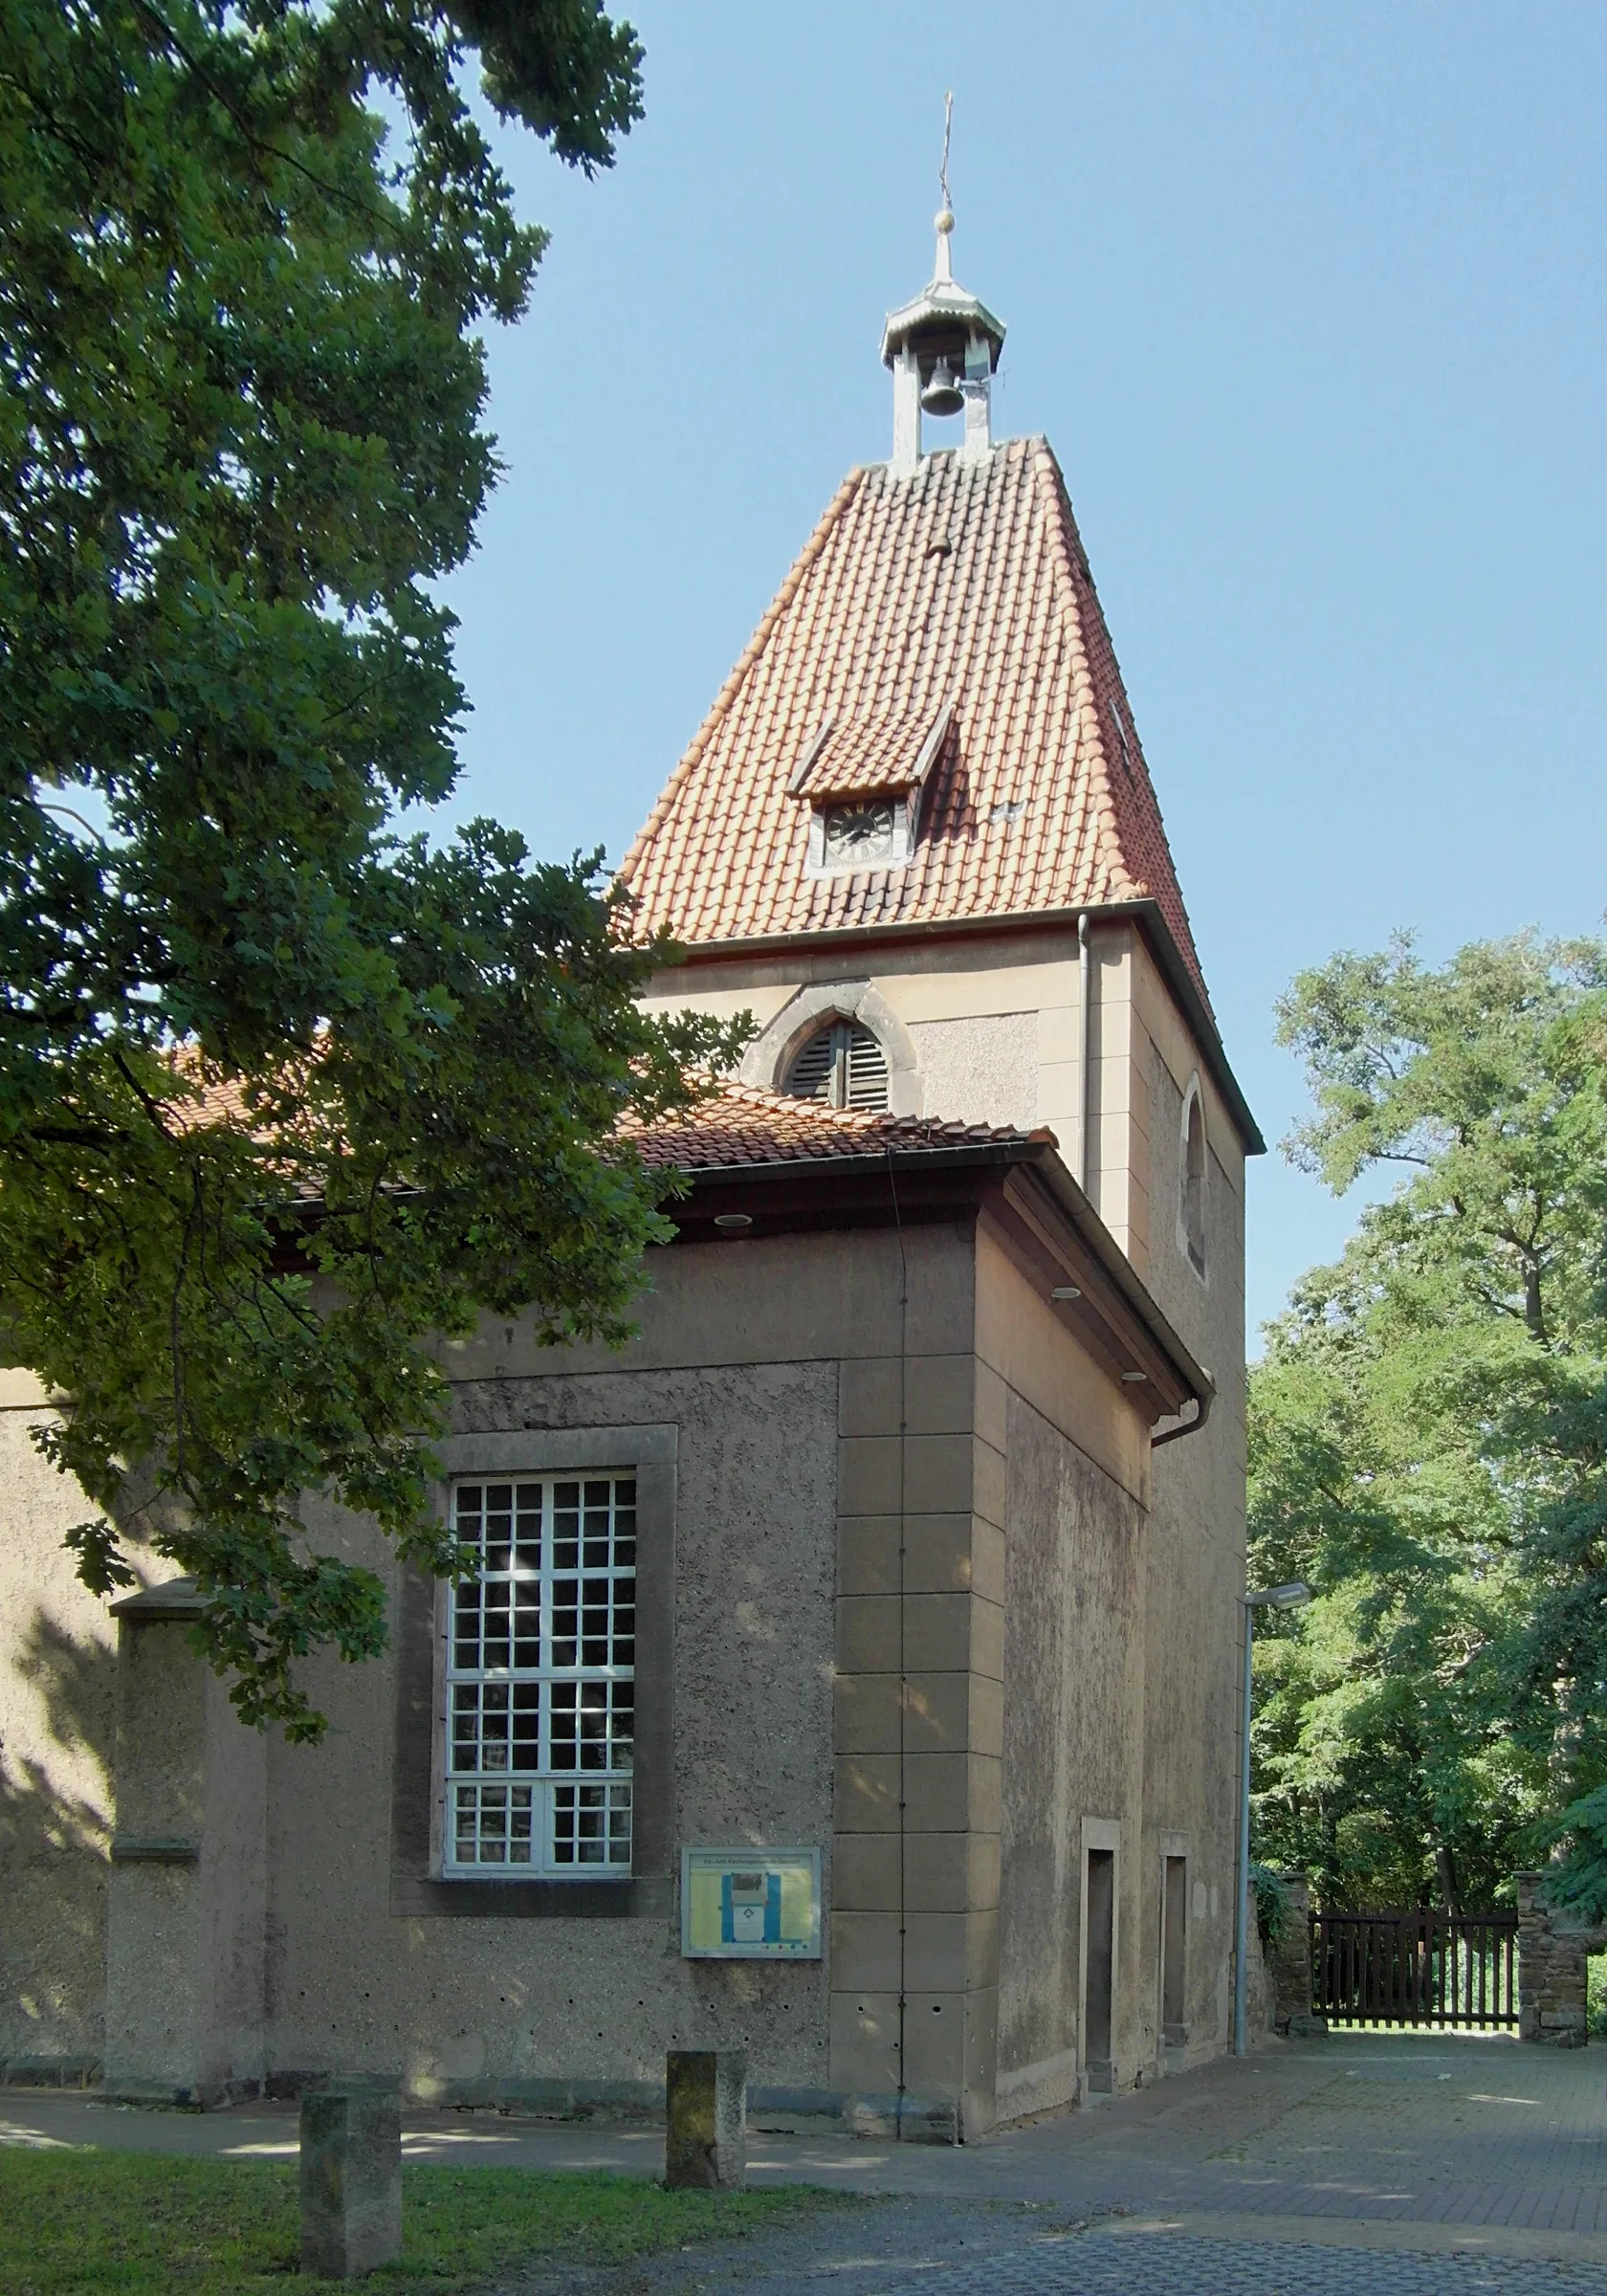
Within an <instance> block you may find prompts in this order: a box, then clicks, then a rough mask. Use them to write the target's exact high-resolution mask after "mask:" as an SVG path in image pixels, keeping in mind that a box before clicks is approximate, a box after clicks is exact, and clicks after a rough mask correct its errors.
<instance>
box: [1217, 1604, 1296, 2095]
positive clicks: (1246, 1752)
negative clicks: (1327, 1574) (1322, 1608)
mask: <svg viewBox="0 0 1607 2296" xmlns="http://www.w3.org/2000/svg"><path fill="white" fill-rule="evenodd" d="M1239 1600H1240V1601H1241V1603H1242V1604H1243V1605H1244V1723H1243V1728H1242V1730H1241V1732H1240V1739H1239V1912H1238V1918H1237V1920H1236V1922H1235V1925H1234V1931H1233V2054H1234V2055H1235V2057H1243V2056H1244V2050H1245V2046H1246V2043H1245V2038H1244V1959H1245V1955H1246V1954H1248V1952H1249V1946H1250V1925H1249V1919H1248V1914H1247V1910H1246V1909H1247V1904H1248V1900H1249V1894H1250V1625H1251V1622H1252V1621H1253V1619H1254V1617H1255V1614H1256V1612H1257V1611H1258V1610H1298V1609H1299V1608H1300V1606H1301V1604H1302V1603H1303V1602H1310V1600H1311V1590H1310V1587H1309V1586H1308V1585H1307V1584H1306V1581H1305V1579H1304V1578H1291V1579H1290V1580H1289V1583H1288V1585H1287V1586H1268V1587H1266V1588H1264V1589H1263V1591H1262V1592H1261V1593H1260V1594H1259V1595H1241V1596H1240V1598H1239Z"/></svg>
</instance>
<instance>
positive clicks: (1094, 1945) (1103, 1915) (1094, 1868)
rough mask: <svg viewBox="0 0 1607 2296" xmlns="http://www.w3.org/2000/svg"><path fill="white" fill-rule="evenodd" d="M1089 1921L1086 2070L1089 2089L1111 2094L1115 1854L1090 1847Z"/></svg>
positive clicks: (1085, 1992) (1086, 1898)
mask: <svg viewBox="0 0 1607 2296" xmlns="http://www.w3.org/2000/svg"><path fill="white" fill-rule="evenodd" d="M1083 1904H1084V1906H1085V1908H1086V1917H1087V1921H1088V1964H1087V1972H1086V1975H1085V1976H1084V1979H1083V2072H1084V2075H1085V2077H1086V2079H1087V2082H1088V2086H1089V2087H1090V2089H1092V2090H1095V2091H1097V2092H1100V2093H1104V2094H1109V2092H1110V2090H1111V2088H1112V2086H1113V2085H1114V2072H1113V2068H1112V2064H1111V2001H1112V1986H1113V1983H1114V1979H1115V1943H1116V1853H1115V1851H1114V1850H1113V1849H1090V1851H1089V1853H1088V1888H1087V1891H1086V1893H1085V1895H1084V1898H1083Z"/></svg>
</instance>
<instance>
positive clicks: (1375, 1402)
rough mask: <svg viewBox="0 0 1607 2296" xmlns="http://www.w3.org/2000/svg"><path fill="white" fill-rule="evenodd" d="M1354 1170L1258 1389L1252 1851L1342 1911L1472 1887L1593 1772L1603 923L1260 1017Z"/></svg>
mask: <svg viewBox="0 0 1607 2296" xmlns="http://www.w3.org/2000/svg"><path fill="white" fill-rule="evenodd" d="M1279 1018H1280V1030H1281V1035H1282V1039H1283V1041H1284V1042H1285V1043H1286V1044H1288V1045H1290V1046H1292V1047H1293V1048H1295V1049H1297V1050H1299V1051H1300V1052H1301V1053H1302V1054H1303V1055H1304V1057H1305V1060H1306V1063H1307V1068H1308V1073H1309V1076H1310V1082H1311V1087H1312V1093H1313V1098H1314V1102H1315V1106H1314V1111H1313V1114H1312V1115H1311V1116H1310V1119H1309V1120H1308V1121H1307V1122H1306V1123H1304V1124H1303V1125H1301V1126H1300V1127H1299V1128H1298V1129H1297V1131H1296V1132H1295V1133H1294V1135H1293V1136H1292V1137H1291V1140H1290V1141H1289V1142H1288V1144H1287V1145H1288V1152H1289V1153H1290V1154H1291V1155H1292V1156H1293V1157H1294V1159H1295V1160H1297V1161H1299V1162H1301V1163H1302V1164H1304V1165H1305V1166H1306V1168H1308V1169H1310V1170H1311V1171H1313V1172H1316V1173H1317V1174H1319V1175H1320V1176H1321V1177H1322V1178H1323V1179H1324V1180H1325V1181H1327V1182H1328V1184H1329V1185H1330V1186H1332V1188H1334V1189H1335V1190H1336V1191H1338V1192H1343V1191H1344V1190H1345V1189H1346V1188H1347V1187H1349V1186H1350V1185H1351V1184H1352V1183H1353V1182H1354V1181H1356V1180H1357V1179H1358V1178H1360V1177H1361V1176H1362V1175H1363V1174H1364V1173H1366V1172H1368V1171H1369V1170H1371V1169H1373V1168H1375V1167H1377V1166H1384V1165H1394V1166H1398V1167H1399V1168H1400V1170H1401V1172H1402V1175H1403V1177H1402V1180H1401V1181H1400V1184H1399V1185H1398V1187H1397V1189H1396V1191H1395V1193H1394V1194H1393V1195H1392V1196H1390V1197H1389V1198H1388V1199H1387V1200H1386V1201H1385V1202H1383V1203H1378V1204H1376V1205H1375V1206H1373V1207H1372V1208H1370V1209H1369V1210H1368V1211H1367V1212H1365V1213H1364V1215H1363V1217H1362V1220H1361V1223H1360V1226H1359V1229H1358V1232H1357V1233H1356V1235H1355V1236H1354V1239H1353V1240H1352V1242H1351V1244H1350V1245H1349V1247H1347V1249H1346V1252H1345V1255H1344V1257H1343V1259H1342V1260H1341V1261H1340V1262H1339V1263H1338V1265H1337V1266H1335V1267H1332V1268H1325V1269H1315V1270H1313V1271H1312V1273H1311V1274H1310V1275H1309V1276H1308V1277H1307V1278H1306V1279H1305V1280H1304V1282H1303V1283H1302V1284H1301V1285H1300V1286H1299V1287H1298V1288H1297V1290H1296V1291H1295V1294H1294V1297H1293V1300H1292V1303H1291V1306H1290V1308H1289V1311H1288V1314H1286V1315H1284V1316H1283V1317H1282V1318H1281V1319H1280V1320H1279V1321H1278V1322H1277V1323H1276V1324H1274V1325H1273V1326H1271V1327H1270V1329H1269V1332H1268V1347H1267V1353H1266V1359H1265V1361H1264V1362H1263V1363H1262V1364H1261V1365H1260V1366H1258V1367H1257V1369H1256V1370H1255V1372H1254V1373H1253V1375H1252V1380H1251V1419H1250V1470H1251V1539H1252V1554H1253V1556H1254V1561H1253V1564H1252V1568H1253V1570H1254V1571H1255V1572H1256V1573H1257V1574H1258V1575H1259V1576H1261V1577H1262V1578H1266V1579H1271V1578H1291V1577H1295V1576H1299V1577H1303V1578H1307V1579H1309V1580H1310V1583H1311V1584H1312V1586H1313V1589H1314V1590H1315V1596H1316V1599H1315V1601H1313V1603H1312V1605H1311V1607H1310V1611H1309V1612H1307V1613H1305V1614H1303V1615H1291V1616H1290V1617H1288V1618H1287V1619H1281V1620H1280V1621H1279V1622H1278V1623H1277V1624H1276V1626H1275V1628H1274V1629H1273V1631H1272V1634H1271V1635H1270V1636H1269V1638H1268V1639H1267V1640H1266V1642H1265V1643H1264V1644H1263V1645H1262V1646H1261V1647H1260V1648H1259V1650H1258V1656H1257V1668H1258V1675H1259V1678H1260V1681H1261V1684H1262V1696H1261V1701H1260V1705H1259V1711H1258V1716H1257V1725H1256V1745H1255V1756H1256V1795H1257V1809H1258V1825H1259V1828H1260V1832H1261V1838H1262V1842H1263V1846H1264V1849H1266V1850H1267V1851H1269V1852H1270V1853H1271V1854H1274V1855H1276V1856H1277V1857H1278V1858H1280V1859H1282V1860H1287V1861H1290V1862H1296V1863H1299V1864H1301V1865H1307V1866H1309V1867H1310V1869H1311V1870H1312V1871H1313V1873H1314V1874H1315V1875H1316V1877H1317V1879H1318V1882H1319V1885H1320V1888H1321V1889H1322V1891H1323V1893H1324V1894H1325V1895H1326V1896H1327V1897H1328V1899H1329V1901H1330V1902H1331V1903H1345V1902H1350V1903H1356V1902H1360V1901H1362V1900H1364V1899H1370V1900H1371V1901H1372V1902H1373V1903H1375V1904H1377V1903H1386V1904H1388V1903H1406V1904H1410V1903H1417V1902H1425V1901H1428V1900H1432V1899H1439V1900H1444V1899H1460V1900H1462V1901H1464V1902H1474V1901H1475V1900H1482V1901H1485V1902H1487V1901H1488V1900H1489V1898H1490V1896H1491V1895H1492V1893H1493V1892H1494V1891H1495V1890H1496V1889H1497V1888H1499V1887H1500V1886H1501V1885H1502V1884H1504V1882H1505V1881H1506V1880H1507V1878H1508V1876H1509V1874H1510V1872H1511V1870H1512V1868H1513V1866H1514V1865H1518V1864H1520V1863H1522V1862H1523V1861H1524V1860H1525V1859H1526V1858H1530V1857H1532V1856H1534V1855H1536V1854H1537V1853H1538V1852H1539V1851H1540V1850H1541V1849H1542V1848H1543V1847H1544V1845H1545V1843H1547V1842H1548V1841H1549V1840H1552V1839H1554V1838H1555V1836H1556V1832H1557V1824H1558V1813H1559V1812H1560V1811H1561V1810H1562V1809H1563V1808H1564V1807H1565V1806H1566V1805H1569V1804H1571V1803H1573V1802H1574V1801H1576V1800H1578V1799H1580V1798H1581V1797H1583V1796H1585V1795H1587V1794H1589V1793H1591V1792H1593V1791H1594V1790H1595V1789H1596V1787H1598V1786H1599V1785H1600V1784H1601V1783H1602V1782H1603V1780H1607V1739H1604V1738H1603V1734H1602V1719H1601V1717H1602V1714H1603V1691H1604V1689H1607V1481H1604V1474H1603V1461H1604V1457H1607V1451H1604V1444H1603V1438H1604V1435H1607V1301H1604V1295H1603V1283H1604V1276H1607V1258H1604V1237H1607V945H1603V944H1601V943H1598V942H1576V943H1569V944H1561V943H1555V942H1542V941H1540V940H1537V939H1536V938H1533V937H1530V936H1526V937H1522V938H1518V939H1515V940H1507V941H1494V942H1480V943H1475V944H1473V945H1472V946H1470V947H1468V948H1465V949H1464V950H1462V951H1461V952H1460V953H1459V954H1458V955H1457V956H1456V957H1454V958H1453V959H1452V960H1450V961H1449V962H1448V963H1447V964H1445V965H1443V966H1442V967H1440V968H1439V969H1437V970H1431V969H1428V968H1425V967H1424V966H1423V965H1421V964H1420V962H1419V960H1418V959H1417V958H1416V956H1415V954H1414V952H1413V949H1412V946H1411V944H1410V942H1409V941H1407V940H1405V939H1399V940H1397V941H1396V942H1395V943H1393V944H1392V946H1391V947H1390V948H1389V949H1387V950H1386V951H1384V952H1382V953H1380V954H1377V955H1373V956H1366V957H1356V956H1353V955H1343V956H1340V957H1337V958H1335V959H1334V960H1332V962H1331V963H1330V964H1328V965H1326V966H1323V967H1321V968H1319V969H1317V970H1315V971H1313V972H1310V973H1308V974H1304V975H1302V976H1301V977H1300V978H1299V979H1298V980H1297V981H1296V982H1295V983H1294V985H1293V987H1292V988H1291V989H1290V991H1289V992H1288V996H1287V997H1286V998H1285V999H1284V1001H1283V1003H1282V1005H1281V1007H1280V1015H1279Z"/></svg>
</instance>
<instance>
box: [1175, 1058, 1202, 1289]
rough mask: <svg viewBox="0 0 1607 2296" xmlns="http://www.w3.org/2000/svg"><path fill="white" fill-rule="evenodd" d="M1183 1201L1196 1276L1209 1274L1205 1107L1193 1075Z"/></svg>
mask: <svg viewBox="0 0 1607 2296" xmlns="http://www.w3.org/2000/svg"><path fill="white" fill-rule="evenodd" d="M1182 1151H1183V1153H1182V1173H1181V1180H1182V1201H1181V1203H1179V1205H1178V1234H1179V1239H1180V1241H1181V1243H1182V1247H1183V1249H1184V1251H1185V1252H1186V1253H1187V1255H1188V1263H1189V1266H1190V1267H1191V1268H1192V1269H1194V1272H1195V1274H1196V1275H1200V1276H1202V1275H1203V1274H1204V1273H1205V1160H1206V1158H1205V1110H1204V1107H1203V1105H1202V1103H1201V1101H1200V1080H1199V1078H1198V1077H1195V1078H1191V1080H1190V1083H1189V1089H1188V1096H1187V1098H1186V1099H1185V1100H1184V1102H1183V1138H1182Z"/></svg>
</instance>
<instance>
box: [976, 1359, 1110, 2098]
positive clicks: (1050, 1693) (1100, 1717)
mask: <svg viewBox="0 0 1607 2296" xmlns="http://www.w3.org/2000/svg"><path fill="white" fill-rule="evenodd" d="M1007 1459H1008V1468H1007V1477H1008V1502H1007V1504H1008V1534H1007V1544H1006V1550H1005V1553H1006V1561H1005V1610H1006V1616H1007V1620H1008V1624H1007V1628H1006V1633H1005V1657H1004V1841H1003V1878H1002V1888H1001V1893H1000V1918H1001V1930H1000V2003H999V2090H1000V2110H1001V2114H1002V2116H1007V2117H1019V2116H1021V2115H1023V2114H1025V2113H1029V2112H1035V2111H1041V2110H1044V2109H1046V2108H1049V2107H1051V2106H1054V2105H1058V2104H1062V2103H1064V2102H1066V2101H1067V2100H1068V2099H1069V2098H1070V2097H1072V2096H1074V2095H1075V2094H1076V2092H1077V2059H1078V2020H1079V2015H1080V2009H1081V2000H1080V1974H1079V1973H1080V1959H1079V1954H1080V1946H1081V1937H1080V1910H1081V1884H1082V1857H1083V1835H1082V1821H1083V1820H1084V1818H1085V1817H1095V1818H1103V1819H1113V1820H1116V1821H1120V1822H1121V1824H1122V1827H1123V1852H1124V1854H1123V1855H1122V1856H1121V1858H1120V1860H1119V1863H1118V1874H1117V1885H1118V1889H1119V1890H1120V1892H1121V1895H1122V1899H1123V1901H1124V1903H1123V1906H1122V1908H1121V1910H1120V1926H1119V1935H1118V1951H1119V1953H1120V1954H1121V1957H1122V1960H1123V1962H1124V1964H1126V1963H1128V1962H1131V1961H1132V1960H1133V1958H1134V1953H1135V1951H1136V1949H1137V1946H1138V1940H1137V1939H1136V1938H1134V1936H1132V1934H1131V1932H1132V1929H1133V1922H1132V1918H1131V1914H1130V1913H1129V1911H1128V1902H1127V1901H1129V1900H1130V1899H1131V1897H1132V1894H1133V1881H1134V1877H1133V1876H1132V1874H1131V1873H1130V1872H1129V1870H1128V1869H1129V1867H1130V1866H1131V1865H1132V1863H1133V1848H1134V1847H1135V1846H1136V1825H1135V1821H1136V1818H1137V1815H1138V1811H1139V1807H1140V1800H1141V1795H1142V1751H1141V1750H1142V1729H1143V1706H1144V1689H1145V1684H1144V1649H1143V1634H1142V1620H1143V1594H1144V1588H1143V1564H1144V1540H1145V1519H1144V1511H1143V1509H1142V1508H1141V1507H1140V1505H1139V1504H1138V1502H1137V1500H1136V1499H1135V1498H1134V1497H1133V1496H1132V1495H1131V1494H1130V1493H1129V1492H1127V1491H1125V1490H1122V1489H1121V1487H1120V1486H1119V1485H1118V1484H1117V1483H1115V1482H1114V1481H1113V1480H1112V1478H1111V1476H1109V1475H1108V1474H1106V1473H1105V1472H1104V1471H1103V1469H1102V1468H1099V1467H1097V1466H1095V1465H1094V1464H1093V1462H1092V1461H1091V1460H1090V1459H1089V1458H1088V1457H1086V1456H1085V1454H1084V1453H1083V1452H1082V1451H1081V1450H1080V1449H1078V1447H1077V1446H1075V1445H1074V1444H1073V1443H1072V1442H1071V1441H1069V1440H1068V1436H1067V1435H1066V1434H1065V1433H1064V1432H1063V1431H1062V1430H1061V1429H1060V1428H1058V1427H1056V1426H1054V1425H1053V1424H1051V1423H1050V1422H1049V1421H1048V1420H1047V1419H1046V1418H1045V1417H1044V1415H1043V1414H1042V1413H1041V1412H1039V1411H1037V1410H1035V1409H1034V1408H1033V1406H1032V1405H1031V1404H1030V1403H1029V1402H1026V1401H1025V1400H1024V1398H1023V1397H1022V1396H1020V1395H1018V1394H1012V1395H1011V1396H1010V1398H1009V1403H1008V1411H1007ZM1130 1842H1131V1843H1132V1845H1133V1846H1132V1847H1130V1846H1129V1843H1130ZM1133 1994H1134V1985H1133V1979H1132V1975H1131V1973H1129V1975H1128V1976H1127V1981H1126V1983H1125V1984H1124V1983H1123V1982H1122V1981H1121V1978H1120V1976H1118V1983H1117V1992H1116V2011H1117V2015H1116V2023H1115V2032H1114V2036H1113V2047H1114V2052H1115V2058H1116V2062H1117V2064H1118V2066H1119V2067H1120V2068H1121V2069H1122V2070H1123V2071H1125V2072H1126V2073H1127V2074H1128V2076H1129V2078H1131V2071H1132V2057H1133V2049H1134V2034H1133V2031H1132V2022H1133V2020H1132V2016H1131V2009H1130V2006H1129V2005H1130V2004H1131V2002H1132V1999H1133Z"/></svg>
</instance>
